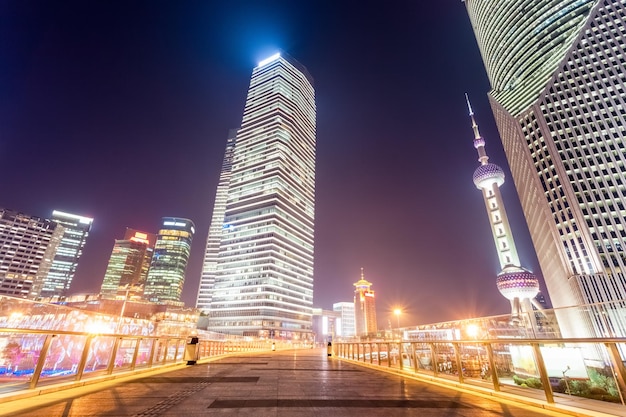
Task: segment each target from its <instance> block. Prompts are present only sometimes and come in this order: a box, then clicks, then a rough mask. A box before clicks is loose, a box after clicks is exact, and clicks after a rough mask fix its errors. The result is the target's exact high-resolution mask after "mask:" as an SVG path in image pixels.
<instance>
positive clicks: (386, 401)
mask: <svg viewBox="0 0 626 417" xmlns="http://www.w3.org/2000/svg"><path fill="white" fill-rule="evenodd" d="M0 415H5V416H21V417H36V416H41V417H57V416H63V417H74V416H75V417H87V416H136V417H160V416H165V417H174V416H176V417H178V416H183V417H197V416H229V417H230V416H254V417H269V416H272V417H274V416H280V417H287V416H297V417H314V416H315V417H318V416H332V417H353V416H354V417H357V416H358V417H370V416H374V417H376V416H420V417H429V416H446V417H452V416H467V417H477V416H490V417H496V416H512V417H525V416H528V417H539V416H557V415H560V414H557V413H551V412H547V411H540V410H538V409H536V408H527V407H524V406H523V405H521V406H520V405H514V404H512V403H506V402H497V401H494V400H491V399H486V398H483V397H480V396H476V395H473V394H468V393H462V392H459V391H455V390H452V389H448V388H442V387H438V386H434V385H430V384H427V383H425V382H419V381H415V380H412V379H410V378H407V377H403V376H397V375H393V374H388V373H385V372H380V371H375V370H372V369H368V368H364V367H361V366H358V365H354V364H351V363H347V362H342V361H340V360H337V359H334V358H328V357H327V355H326V349H307V350H303V349H301V350H290V351H277V352H268V353H262V354H258V353H257V354H243V355H238V356H229V357H221V358H219V359H216V360H212V361H211V362H205V363H198V364H196V365H193V366H186V367H184V368H182V367H181V368H178V369H175V370H170V371H168V372H163V373H159V374H151V375H148V376H140V377H136V378H135V379H132V380H127V381H124V382H119V381H118V382H115V383H113V382H107V383H101V384H97V385H92V386H86V387H82V388H77V389H71V390H66V391H59V392H56V393H50V394H45V395H42V396H39V397H35V398H28V399H23V400H18V401H12V402H10V403H7V404H2V405H0Z"/></svg>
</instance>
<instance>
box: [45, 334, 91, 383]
mask: <svg viewBox="0 0 626 417" xmlns="http://www.w3.org/2000/svg"><path fill="white" fill-rule="evenodd" d="M86 340H87V336H85V335H70V334H62V335H57V336H56V337H53V338H52V342H51V343H50V347H49V349H48V354H47V355H46V360H45V362H44V365H43V369H42V370H41V375H40V377H39V381H43V380H44V379H47V378H53V377H60V376H71V375H75V374H76V371H77V370H78V365H79V363H80V359H81V357H82V354H83V349H84V348H85V342H86Z"/></svg>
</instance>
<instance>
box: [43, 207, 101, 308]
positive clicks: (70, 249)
mask: <svg viewBox="0 0 626 417" xmlns="http://www.w3.org/2000/svg"><path fill="white" fill-rule="evenodd" d="M52 221H53V222H55V223H57V224H59V225H61V226H63V228H64V232H63V238H62V239H61V244H60V245H59V247H58V249H57V251H56V254H55V256H54V259H53V260H52V266H51V267H50V271H49V272H48V276H47V277H46V278H45V279H44V281H43V282H42V285H41V288H39V289H38V290H37V292H38V296H40V297H54V296H64V295H67V292H68V291H69V289H70V285H71V284H72V280H73V279H74V275H75V274H76V267H77V266H78V260H79V259H80V257H81V255H82V254H83V247H84V246H85V243H86V242H87V237H88V236H89V231H90V230H91V225H92V223H93V219H91V218H89V217H84V216H79V215H76V214H71V213H64V212H62V211H58V210H54V211H53V212H52Z"/></svg>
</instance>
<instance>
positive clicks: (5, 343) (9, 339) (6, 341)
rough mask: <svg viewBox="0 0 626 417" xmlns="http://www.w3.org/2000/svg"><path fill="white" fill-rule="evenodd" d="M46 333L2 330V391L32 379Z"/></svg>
mask: <svg viewBox="0 0 626 417" xmlns="http://www.w3.org/2000/svg"><path fill="white" fill-rule="evenodd" d="M45 340H46V335H45V334H29V333H8V332H7V333H5V332H0V392H1V391H4V390H7V389H8V390H10V388H11V387H13V386H15V385H21V384H23V383H26V382H28V381H30V380H31V378H32V376H33V373H34V371H35V365H36V364H37V361H38V360H39V355H40V352H41V348H42V347H43V344H44V341H45Z"/></svg>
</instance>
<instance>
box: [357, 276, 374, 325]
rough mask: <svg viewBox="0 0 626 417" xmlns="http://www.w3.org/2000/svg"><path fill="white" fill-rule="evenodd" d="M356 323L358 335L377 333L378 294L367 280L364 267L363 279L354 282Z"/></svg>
mask: <svg viewBox="0 0 626 417" xmlns="http://www.w3.org/2000/svg"><path fill="white" fill-rule="evenodd" d="M354 287H355V290H354V325H355V329H356V335H357V336H368V335H373V334H376V332H377V330H378V323H377V322H376V295H375V293H374V290H372V289H371V287H372V283H371V282H368V281H366V280H365V275H364V274H363V268H361V279H360V280H358V281H357V282H355V283H354Z"/></svg>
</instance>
